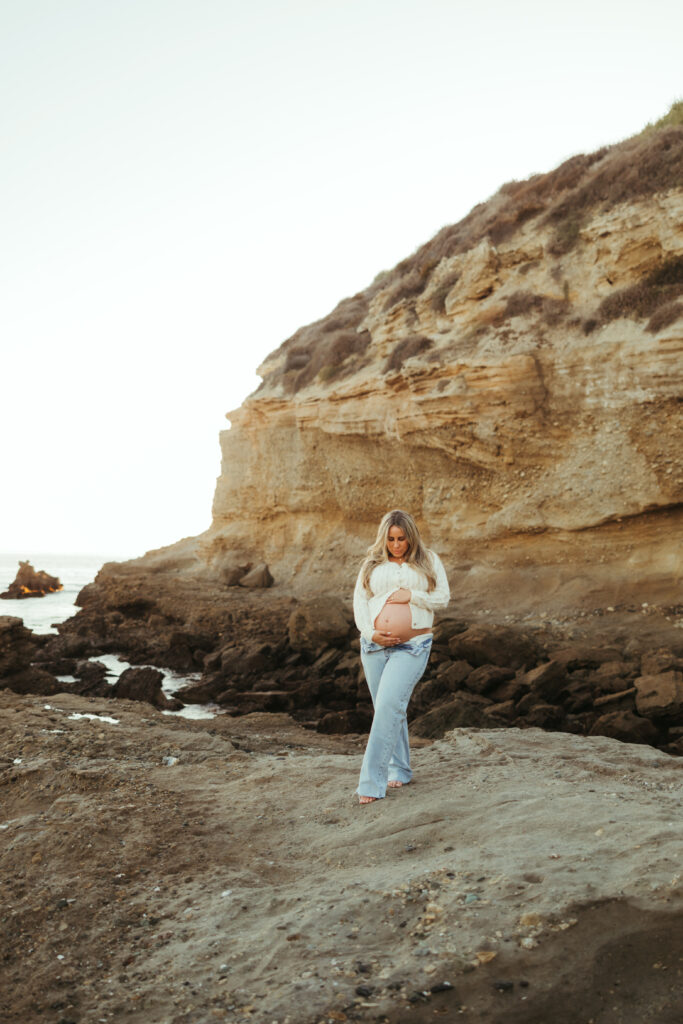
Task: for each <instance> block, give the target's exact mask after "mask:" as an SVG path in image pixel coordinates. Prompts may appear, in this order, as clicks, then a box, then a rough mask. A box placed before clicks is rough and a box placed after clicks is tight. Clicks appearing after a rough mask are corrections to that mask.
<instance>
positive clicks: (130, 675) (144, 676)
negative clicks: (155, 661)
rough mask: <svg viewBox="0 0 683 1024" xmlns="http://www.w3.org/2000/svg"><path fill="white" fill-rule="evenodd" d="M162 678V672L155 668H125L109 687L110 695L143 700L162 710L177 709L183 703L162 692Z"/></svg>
mask: <svg viewBox="0 0 683 1024" xmlns="http://www.w3.org/2000/svg"><path fill="white" fill-rule="evenodd" d="M163 679H164V676H163V673H162V672H160V671H159V669H157V668H127V669H126V670H125V672H122V673H121V675H120V676H119V678H118V680H117V681H116V682H115V683H114V685H113V686H112V687H111V690H110V692H111V696H112V697H124V698H125V699H126V700H139V701H145V702H146V703H147V704H152V705H154V707H155V708H161V709H162V710H164V711H177V710H179V709H180V708H181V707H182V706H183V705H182V703H181V701H179V700H173V699H169V698H168V697H167V696H166V694H165V693H163V691H162V689H161V684H162V682H163Z"/></svg>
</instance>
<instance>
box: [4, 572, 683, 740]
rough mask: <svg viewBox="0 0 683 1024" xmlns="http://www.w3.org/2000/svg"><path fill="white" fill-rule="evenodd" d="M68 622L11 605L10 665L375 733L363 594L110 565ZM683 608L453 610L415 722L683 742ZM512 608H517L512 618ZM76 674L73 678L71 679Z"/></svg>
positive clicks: (47, 677) (83, 687)
mask: <svg viewBox="0 0 683 1024" xmlns="http://www.w3.org/2000/svg"><path fill="white" fill-rule="evenodd" d="M78 604H79V605H80V607H81V610H80V611H79V612H78V614H77V615H75V616H74V617H72V618H71V619H69V620H67V621H66V622H64V623H60V624H59V626H58V630H59V633H58V635H56V636H54V635H53V636H37V635H35V634H31V633H30V631H28V630H25V629H24V628H23V626H22V625H21V621H20V620H18V619H9V618H8V617H4V618H2V619H0V678H1V679H2V681H3V685H5V686H7V687H8V688H10V689H12V690H14V691H15V692H19V693H40V694H43V695H48V696H49V695H52V694H55V693H58V692H60V691H62V690H65V689H66V690H68V691H69V692H72V693H77V694H80V695H85V696H97V697H125V698H128V699H134V700H142V701H147V702H149V703H151V704H153V705H155V706H156V707H158V708H160V709H169V710H170V709H178V708H180V707H182V706H183V705H184V704H188V703H191V704H206V703H211V704H215V705H217V706H218V708H219V709H220V710H221V711H223V712H226V713H228V714H230V715H233V716H241V715H246V714H250V713H253V712H267V713H286V714H289V715H290V716H291V717H292V719H293V720H294V721H296V722H298V723H299V724H301V725H304V726H305V727H307V728H309V729H315V730H316V731H318V732H321V733H329V734H334V733H336V734H345V733H363V732H367V730H368V729H369V727H370V722H371V718H372V705H371V701H370V697H369V693H368V690H367V686H366V684H365V682H364V679H363V674H362V670H361V667H360V659H359V655H358V651H359V644H358V636H357V632H356V629H355V626H354V624H353V621H352V614H351V609H350V604H349V603H348V602H344V601H343V600H342V599H341V598H339V597H334V596H329V595H320V596H318V597H317V598H307V599H301V598H300V597H297V596H296V595H294V594H292V593H287V592H285V591H283V590H282V589H281V588H279V587H277V586H276V587H272V588H270V589H262V590H256V591H252V590H244V589H242V588H240V587H238V586H227V585H225V584H224V583H223V582H217V581H215V580H212V579H211V578H210V577H208V576H205V577H200V576H197V577H189V576H187V575H186V574H179V573H178V572H177V571H175V570H163V569H159V570H157V571H156V572H153V573H151V572H150V571H149V570H148V569H147V568H145V567H143V566H141V565H139V564H136V563H135V562H131V563H122V564H115V563H111V564H109V565H107V566H105V567H104V568H103V569H102V570H101V572H100V574H99V575H98V578H97V581H96V582H95V583H93V584H90V585H89V586H87V587H85V588H84V590H83V591H82V592H81V594H80V595H79V598H78ZM680 615H681V608H667V609H660V608H657V607H654V606H647V607H646V608H635V607H633V608H630V609H623V608H621V609H620V608H610V609H609V610H606V609H596V610H595V611H594V613H593V614H592V615H591V616H589V617H586V616H585V615H583V616H580V617H576V618H575V619H573V620H571V619H567V620H565V621H563V622H557V621H555V622H553V621H543V620H542V619H541V620H538V619H537V620H536V621H535V622H528V621H527V622H525V621H521V622H520V621H518V622H514V621H512V622H510V621H507V622H505V623H501V622H500V621H496V620H495V619H493V618H491V617H489V618H486V616H481V617H480V618H479V619H477V620H473V619H472V618H469V619H463V618H458V617H455V616H453V615H452V613H449V614H447V615H446V616H444V617H442V618H441V619H440V620H438V621H437V624H436V627H435V634H434V646H433V653H432V656H431V659H430V663H429V667H428V670H427V672H426V674H425V677H424V678H423V680H422V681H421V682H420V684H419V686H418V688H417V689H416V691H415V694H414V696H413V699H412V701H411V704H410V707H409V719H410V723H411V732H412V733H413V734H414V735H416V736H422V737H426V738H438V737H440V736H442V735H443V734H444V733H445V732H446V731H447V730H449V729H452V728H454V727H471V728H503V727H509V726H515V727H519V728H529V727H540V728H543V729H546V730H549V731H562V732H569V733H574V734H577V735H586V736H610V737H613V738H616V739H619V740H623V741H626V742H631V743H645V744H649V745H651V746H654V747H658V748H660V749H662V750H664V751H666V752H667V753H671V754H675V755H680V754H682V753H683V632H682V631H681V629H680V625H679V623H680V622H681V621H682V620H681V617H680ZM510 618H511V617H510V616H508V619H510ZM107 653H115V654H118V655H120V656H123V657H125V659H126V660H127V661H129V662H131V664H132V665H135V666H150V665H156V666H159V667H160V668H166V669H173V670H175V671H177V672H185V673H192V674H197V675H199V678H198V680H197V681H196V682H194V683H191V684H190V685H189V686H186V687H184V688H183V689H180V690H178V691H177V692H176V693H175V694H174V697H173V698H172V699H170V700H169V698H168V697H166V696H165V695H164V694H163V692H162V690H161V682H162V674H161V672H155V670H154V669H152V668H149V667H145V668H139V667H138V668H132V669H129V670H128V671H127V672H125V673H124V674H123V675H122V676H121V677H120V678H119V680H118V681H117V683H116V684H115V685H114V686H112V685H111V684H110V683H109V682H107V681H106V680H105V668H104V666H103V665H102V664H101V663H98V662H97V657H98V656H101V655H103V654H107ZM60 675H72V676H74V677H75V678H76V680H77V681H76V682H75V683H72V684H64V683H62V682H60V681H59V680H58V679H57V678H56V677H57V676H60Z"/></svg>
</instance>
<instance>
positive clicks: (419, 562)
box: [361, 508, 436, 594]
mask: <svg viewBox="0 0 683 1024" xmlns="http://www.w3.org/2000/svg"><path fill="white" fill-rule="evenodd" d="M392 526H398V528H399V529H400V530H402V531H403V533H404V534H405V536H406V540H407V541H408V550H407V551H406V554H405V560H406V562H408V563H409V565H413V566H415V568H416V569H419V570H420V571H421V572H423V573H424V574H425V576H426V577H427V590H434V587H435V586H436V573H435V572H434V569H433V567H432V561H431V558H430V557H429V553H428V551H427V549H426V547H425V546H424V544H423V543H422V540H421V538H420V531H419V530H418V528H417V525H416V523H415V520H414V519H413V517H412V516H411V515H408V513H407V512H402V511H401V509H400V508H394V509H392V510H391V512H387V513H386V515H385V516H383V518H382V521H381V523H380V524H379V528H378V530H377V537H376V538H375V543H374V544H371V545H370V547H369V548H368V551H367V554H366V556H365V561H364V562H363V564H362V566H361V580H362V582H363V587H364V588H365V592H366V593H367V594H370V593H371V590H370V576H371V574H372V570H373V569H375V568H376V567H377V566H378V565H381V564H382V562H388V561H389V549H388V548H387V543H388V540H389V530H390V529H391V527H392Z"/></svg>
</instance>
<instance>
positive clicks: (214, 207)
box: [0, 0, 683, 568]
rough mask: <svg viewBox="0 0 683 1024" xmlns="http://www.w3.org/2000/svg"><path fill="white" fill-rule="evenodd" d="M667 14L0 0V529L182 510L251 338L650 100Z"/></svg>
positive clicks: (99, 544) (639, 112)
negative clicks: (8, 5) (6, 6)
mask: <svg viewBox="0 0 683 1024" xmlns="http://www.w3.org/2000/svg"><path fill="white" fill-rule="evenodd" d="M663 28H664V29H665V31H663ZM681 30H683V12H682V11H681V10H680V9H679V10H675V11H674V10H672V9H671V5H670V4H669V3H668V2H667V3H664V0H653V2H652V3H651V4H650V5H648V7H647V10H646V11H645V12H644V10H643V8H642V5H640V4H636V3H630V4H629V3H619V4H617V3H616V2H613V0H606V2H605V3H603V4H601V5H595V4H592V3H591V4H589V3H588V2H587V0H578V2H577V3H576V4H575V5H574V6H573V7H572V9H571V10H564V9H563V10H559V9H551V10H548V9H546V8H545V7H544V5H542V4H541V3H540V2H538V0H522V2H521V3H520V4H519V5H516V6H515V7H514V8H512V7H511V6H510V5H507V4H504V3H503V2H502V0H497V2H493V3H489V4H488V5H484V6H482V7H481V8H478V9H476V10H474V9H472V8H471V7H469V6H466V5H463V4H458V3H457V2H455V3H454V2H447V0H423V2H420V3H417V0H404V2H401V0H396V2H393V3H389V2H388V0H377V2H376V3H374V4H371V5H367V4H362V3H360V2H359V0H350V2H349V3H347V4H345V5H343V7H338V6H336V5H334V6H332V5H330V6H328V5H324V4H322V5H321V4H313V3H311V2H308V0H294V2H292V3H291V4H289V5H287V7H286V8H284V7H283V6H282V5H280V4H277V3H275V2H274V0H256V2H255V3H254V4H252V5H251V6H250V7H249V8H248V9H244V8H243V6H242V5H239V6H238V5H237V4H236V3H230V2H227V3H226V2H218V0H203V2H200V3H193V4H190V3H189V2H182V0H181V2H180V3H178V4H176V5H174V6H172V7H169V5H167V4H165V3H162V0H140V2H138V3H136V4H134V5H133V4H132V3H125V2H124V3H122V4H120V5H116V7H109V6H104V5H92V4H91V3H89V2H88V0H65V3H63V4H60V5H59V7H58V8H56V7H55V6H54V5H52V4H50V3H48V2H47V0H28V2H27V3H26V4H22V5H17V6H16V7H15V8H14V9H10V10H7V11H6V12H5V15H4V23H3V33H2V37H1V38H0V52H2V62H0V80H1V81H2V85H3V96H4V98H5V104H4V105H3V111H2V114H1V115H0V116H1V117H2V122H3V124H2V127H3V137H4V139H5V157H4V159H3V164H2V166H1V167H0V180H1V182H2V188H1V189H0V203H1V204H2V218H3V240H4V245H3V255H2V276H3V281H4V282H5V286H6V295H5V301H4V302H3V307H2V313H1V314H0V315H1V316H2V321H1V326H2V335H3V338H4V339H5V359H4V364H5V367H6V370H5V381H6V386H5V394H4V396H3V398H4V400H3V402H2V403H0V409H1V410H2V412H1V414H0V415H1V416H2V421H1V426H2V433H3V453H4V459H3V482H4V485H5V488H4V489H5V497H4V501H3V502H2V505H1V506H0V550H1V551H2V552H3V553H5V554H8V555H12V554H14V553H15V552H17V557H18V558H19V557H20V558H29V559H33V558H34V557H35V554H34V552H35V553H36V554H48V553H49V554H51V555H58V554H90V553H93V554H94V555H100V554H101V553H102V552H111V553H112V555H111V556H109V555H108V556H107V557H116V558H129V557H137V556H139V555H142V554H143V553H144V552H145V551H148V550H153V549H156V548H160V547H165V546H167V545H169V544H171V543H173V542H175V541H177V540H180V539H181V538H184V537H188V536H193V535H196V534H198V533H201V532H203V531H204V530H206V529H207V528H208V527H209V525H210V523H211V503H212V498H213V491H214V487H215V481H216V478H217V476H218V474H219V472H220V450H219V443H218V435H219V431H220V430H222V429H225V428H226V427H227V426H228V424H227V421H226V414H227V413H228V412H229V411H230V410H232V409H234V408H236V407H238V406H239V405H240V404H241V402H242V401H243V400H244V399H245V398H246V396H247V395H248V394H249V393H250V392H252V391H253V390H254V389H255V388H256V387H257V385H258V383H259V380H258V377H257V376H256V368H257V366H258V365H259V363H260V362H261V361H262V360H263V359H264V358H265V356H266V355H268V353H270V352H272V351H273V350H274V349H275V348H277V347H278V345H280V343H281V342H282V341H283V340H285V339H286V338H287V337H289V336H290V335H291V334H292V333H293V332H294V331H295V330H296V329H297V328H298V327H301V326H303V325H304V324H307V323H310V322H311V321H313V320H316V319H318V318H320V317H322V316H324V315H325V314H327V313H328V312H329V311H330V310H331V309H332V308H333V307H334V306H335V305H336V304H337V303H338V302H339V301H340V300H341V299H343V298H344V297H346V296H348V295H352V294H354V293H355V292H357V291H360V290H361V289H363V288H365V287H367V286H368V285H369V284H370V282H371V281H372V280H373V278H374V277H375V276H376V275H377V273H378V272H380V271H382V270H386V269H389V268H390V267H392V266H394V265H395V264H396V263H398V262H399V261H400V260H401V259H403V258H405V257H406V256H408V255H409V254H410V253H411V252H412V251H414V250H415V248H417V247H418V246H419V245H421V244H422V243H424V242H426V241H427V240H428V239H429V238H431V237H432V236H433V235H434V234H435V233H436V232H437V231H438V230H439V229H440V228H441V227H443V226H444V225H445V224H451V223H455V222H457V221H458V220H460V219H461V218H462V217H463V216H465V215H466V214H467V213H468V212H469V210H470V209H471V208H472V207H473V206H475V205H476V204H477V203H479V202H483V201H485V200H486V199H487V198H488V197H490V196H491V195H492V194H493V193H495V192H496V191H497V190H498V188H499V187H500V186H501V185H502V184H503V183H504V182H506V181H509V180H511V179H524V178H526V177H528V176H529V175H531V174H533V173H538V172H545V171H549V170H552V169H553V168H554V167H556V166H557V165H558V164H560V163H561V162H562V161H563V160H565V159H567V158H568V157H570V156H573V155H575V154H576V153H580V152H591V151H594V150H596V149H598V148H599V147H600V146H602V145H606V144H611V143H615V142H618V141H620V140H621V139H624V138H626V137H628V136H630V135H633V134H635V133H637V132H638V131H640V130H641V129H642V128H643V127H644V126H645V125H646V124H647V123H648V122H652V121H655V120H657V119H658V118H659V117H661V116H663V115H664V114H665V113H666V111H667V110H668V109H669V107H670V106H671V104H672V103H673V102H675V101H676V100H677V99H678V98H680V96H681V93H682V88H681V76H680V73H679V72H678V70H677V69H678V68H679V67H680V55H679V42H678V40H679V39H680V37H681ZM38 568H39V566H38Z"/></svg>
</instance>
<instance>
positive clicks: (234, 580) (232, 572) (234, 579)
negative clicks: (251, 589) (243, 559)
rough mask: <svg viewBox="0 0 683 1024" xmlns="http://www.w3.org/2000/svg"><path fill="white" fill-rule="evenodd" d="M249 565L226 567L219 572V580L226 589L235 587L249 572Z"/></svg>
mask: <svg viewBox="0 0 683 1024" xmlns="http://www.w3.org/2000/svg"><path fill="white" fill-rule="evenodd" d="M250 570H251V565H250V564H249V563H248V562H247V563H246V564H243V565H226V566H224V567H223V568H222V569H221V570H220V574H219V579H220V581H221V583H223V584H224V585H225V586H226V587H236V586H237V585H238V583H239V582H240V580H243V579H244V578H245V577H246V575H247V573H248V572H250Z"/></svg>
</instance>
